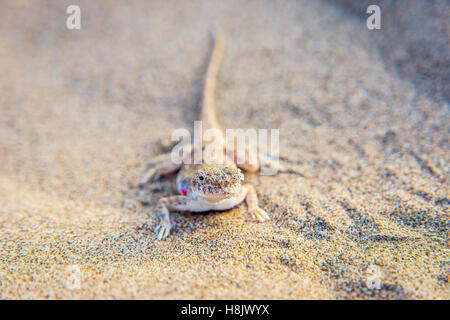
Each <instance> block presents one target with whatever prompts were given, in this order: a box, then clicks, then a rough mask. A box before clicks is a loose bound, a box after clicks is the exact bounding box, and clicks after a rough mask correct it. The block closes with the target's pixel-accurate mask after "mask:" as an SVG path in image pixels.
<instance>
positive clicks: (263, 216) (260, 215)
mask: <svg viewBox="0 0 450 320" xmlns="http://www.w3.org/2000/svg"><path fill="white" fill-rule="evenodd" d="M249 213H250V216H251V217H252V218H253V219H256V220H258V221H260V222H264V221H269V220H270V217H269V215H268V214H267V212H265V211H264V210H263V209H261V208H256V209H254V210H252V211H249Z"/></svg>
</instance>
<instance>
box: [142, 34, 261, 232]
mask: <svg viewBox="0 0 450 320" xmlns="http://www.w3.org/2000/svg"><path fill="white" fill-rule="evenodd" d="M224 47H225V39H224V35H223V34H222V33H221V32H218V33H216V35H215V37H214V46H213V51H212V53H211V56H210V61H209V65H208V70H207V73H206V76H205V79H204V83H203V91H202V98H201V112H200V115H201V120H202V125H203V128H204V129H211V128H212V129H219V128H220V126H219V124H218V122H217V118H216V113H215V107H214V91H215V86H216V78H217V73H218V70H219V66H220V63H221V60H222V57H223V53H224ZM219 130H220V129H219ZM221 132H222V131H221ZM202 139H203V143H204V145H207V143H208V142H207V141H204V137H202ZM214 143H215V147H217V144H219V149H221V150H223V152H224V157H222V158H223V159H225V161H224V160H222V159H221V161H217V162H214V161H212V162H213V164H207V163H205V162H202V164H185V163H175V162H174V161H173V160H172V157H171V155H170V153H169V154H165V155H162V156H159V157H158V158H157V161H156V163H154V165H153V166H152V167H151V168H150V169H149V170H148V171H147V172H146V173H145V174H144V175H143V176H142V178H141V181H140V186H141V187H143V186H144V185H145V184H146V183H147V182H148V181H149V180H150V179H152V178H158V177H159V176H161V175H164V174H168V173H172V172H176V171H177V170H179V173H178V175H177V178H176V183H177V190H178V192H179V193H180V194H181V195H177V196H170V197H165V198H161V199H160V200H159V201H158V204H157V206H156V209H155V211H156V215H157V217H158V218H159V224H158V226H157V227H156V229H155V233H156V235H157V238H158V239H159V240H161V239H164V238H166V237H167V236H168V235H169V232H170V229H171V226H172V225H171V221H170V213H169V210H170V209H172V210H179V211H191V212H205V211H211V210H213V211H221V210H227V209H231V208H233V207H234V206H236V205H238V204H240V203H241V202H243V201H244V200H245V202H246V203H247V206H248V213H249V214H250V216H252V217H253V218H254V219H257V220H259V221H266V220H270V218H269V216H268V215H267V213H266V212H265V211H264V210H263V209H261V208H260V207H259V206H258V197H257V194H256V191H255V188H254V187H253V186H252V185H251V184H248V183H247V184H244V183H243V180H244V175H243V173H242V172H241V169H243V170H246V171H250V172H255V171H258V170H259V167H260V165H259V161H258V160H256V162H255V161H252V162H251V163H250V161H248V158H249V157H248V158H247V159H243V160H242V161H237V159H236V156H235V155H234V154H235V153H234V154H233V155H231V154H230V153H227V152H226V146H225V142H224V138H223V135H222V138H221V139H220V140H219V141H217V140H215V141H214ZM195 148H196V147H195V146H194V145H189V146H188V148H187V149H186V150H189V152H196V151H199V150H196V149H195ZM203 150H204V149H202V150H201V151H203ZM246 150H247V149H246ZM246 152H248V151H246ZM254 159H257V158H254ZM208 163H211V162H210V161H209V162H208ZM240 168H241V169H240Z"/></svg>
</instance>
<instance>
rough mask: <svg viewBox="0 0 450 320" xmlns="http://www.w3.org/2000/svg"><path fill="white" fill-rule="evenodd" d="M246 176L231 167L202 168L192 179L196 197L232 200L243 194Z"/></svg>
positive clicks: (193, 191)
mask: <svg viewBox="0 0 450 320" xmlns="http://www.w3.org/2000/svg"><path fill="white" fill-rule="evenodd" d="M243 180H244V175H243V174H242V172H241V170H240V169H239V168H234V167H231V166H216V165H215V166H210V167H202V168H201V169H199V171H198V172H197V173H196V174H195V175H194V176H193V177H192V179H191V191H192V193H193V194H194V195H196V196H198V197H201V198H204V199H207V200H221V199H226V198H230V197H232V196H234V195H237V194H238V193H239V192H241V187H242V185H241V182H242V181H243Z"/></svg>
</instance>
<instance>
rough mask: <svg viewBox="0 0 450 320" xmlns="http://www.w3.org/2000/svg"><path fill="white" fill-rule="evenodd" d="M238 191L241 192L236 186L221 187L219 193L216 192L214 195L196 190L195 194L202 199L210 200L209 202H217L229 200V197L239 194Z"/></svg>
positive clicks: (239, 186)
mask: <svg viewBox="0 0 450 320" xmlns="http://www.w3.org/2000/svg"><path fill="white" fill-rule="evenodd" d="M240 191H241V185H240V184H239V185H237V184H236V185H233V186H227V187H222V188H221V190H220V192H217V191H216V192H214V193H211V192H202V191H200V190H198V191H197V192H195V193H196V194H197V195H198V196H199V197H201V198H202V199H205V200H210V201H217V200H223V199H228V198H231V197H233V196H235V195H237V194H239V192H240Z"/></svg>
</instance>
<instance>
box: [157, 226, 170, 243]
mask: <svg viewBox="0 0 450 320" xmlns="http://www.w3.org/2000/svg"><path fill="white" fill-rule="evenodd" d="M171 227H172V226H171V225H170V222H169V223H167V222H161V223H160V224H159V225H158V226H157V227H156V228H155V233H156V236H157V238H158V240H163V239H165V238H167V236H168V235H169V233H170V229H171Z"/></svg>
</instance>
